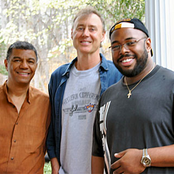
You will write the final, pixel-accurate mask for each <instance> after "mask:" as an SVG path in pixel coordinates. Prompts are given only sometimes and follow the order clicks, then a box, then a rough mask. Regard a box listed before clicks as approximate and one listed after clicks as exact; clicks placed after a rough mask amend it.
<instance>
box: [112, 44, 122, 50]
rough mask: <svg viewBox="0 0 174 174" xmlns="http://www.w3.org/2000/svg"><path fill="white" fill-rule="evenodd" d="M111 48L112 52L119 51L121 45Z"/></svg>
mask: <svg viewBox="0 0 174 174" xmlns="http://www.w3.org/2000/svg"><path fill="white" fill-rule="evenodd" d="M111 48H112V50H119V49H120V45H115V46H112V47H111Z"/></svg>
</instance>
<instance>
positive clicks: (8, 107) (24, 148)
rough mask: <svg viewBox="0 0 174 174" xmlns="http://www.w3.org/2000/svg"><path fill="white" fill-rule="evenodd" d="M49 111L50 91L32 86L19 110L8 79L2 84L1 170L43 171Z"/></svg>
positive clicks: (18, 172) (19, 172)
mask: <svg viewBox="0 0 174 174" xmlns="http://www.w3.org/2000/svg"><path fill="white" fill-rule="evenodd" d="M49 113H50V105H49V97H48V95H47V94H44V93H42V92H41V91H39V90H37V89H35V88H33V87H29V90H28V93H27V97H26V99H25V101H24V103H23V105H22V107H21V110H20V112H19V113H18V111H17V108H16V107H15V105H14V103H13V101H12V100H11V99H10V97H9V95H8V93H7V85H6V82H5V83H4V85H2V86H0V173H11V174H12V173H13V174H28V173H31V174H36V173H37V174H41V173H43V167H44V155H45V139H46V134H47V130H48V126H49V123H50V114H49Z"/></svg>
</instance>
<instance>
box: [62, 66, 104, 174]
mask: <svg viewBox="0 0 174 174" xmlns="http://www.w3.org/2000/svg"><path fill="white" fill-rule="evenodd" d="M99 66H100V64H98V65H97V66H95V67H93V68H92V69H89V70H85V71H78V70H77V69H76V67H75V66H73V67H72V69H71V71H70V77H69V79H68V81H67V84H66V88H65V93H64V98H63V104H62V137H61V150H60V161H61V165H62V168H63V169H64V171H65V173H68V174H90V173H91V155H92V137H93V136H92V134H93V123H94V118H95V113H96V110H97V105H98V101H99V97H100V91H101V85H100V77H99V71H98V69H99Z"/></svg>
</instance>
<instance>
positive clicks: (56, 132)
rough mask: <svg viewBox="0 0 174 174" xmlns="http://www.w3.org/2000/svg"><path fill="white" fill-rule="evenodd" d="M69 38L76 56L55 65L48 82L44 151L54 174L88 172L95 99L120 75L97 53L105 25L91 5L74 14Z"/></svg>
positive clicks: (95, 106)
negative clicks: (49, 110)
mask: <svg viewBox="0 0 174 174" xmlns="http://www.w3.org/2000/svg"><path fill="white" fill-rule="evenodd" d="M71 37H72V40H73V45H74V47H75V49H76V50H77V57H76V58H75V59H74V60H73V61H72V62H71V63H68V64H65V65H62V66H61V67H59V68H57V69H56V70H55V71H54V72H53V73H52V75H51V79H50V83H49V95H50V101H51V106H52V121H51V125H50V129H49V133H48V137H47V151H48V155H49V157H50V159H51V164H52V173H53V174H57V173H62V172H63V173H68V174H90V173H91V154H92V132H93V123H94V117H95V113H96V109H97V105H98V101H99V98H100V96H101V94H102V93H103V92H104V91H105V90H106V89H107V88H108V87H109V86H111V85H112V84H114V83H116V82H117V81H119V80H120V78H121V77H122V75H121V73H119V71H118V70H117V69H116V68H115V66H114V64H113V63H112V62H111V61H109V60H106V59H105V57H104V56H103V55H102V54H101V53H100V46H101V43H102V41H103V40H104V37H105V24H104V20H103V19H102V17H101V15H100V14H99V13H98V12H97V11H96V10H95V9H94V8H91V7H88V8H85V9H82V10H81V11H80V12H79V13H78V14H77V15H76V17H75V18H74V20H73V26H72V32H71ZM60 166H61V167H60Z"/></svg>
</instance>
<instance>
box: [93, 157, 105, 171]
mask: <svg viewBox="0 0 174 174" xmlns="http://www.w3.org/2000/svg"><path fill="white" fill-rule="evenodd" d="M91 171H92V174H103V172H104V159H103V157H97V156H92V164H91Z"/></svg>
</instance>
